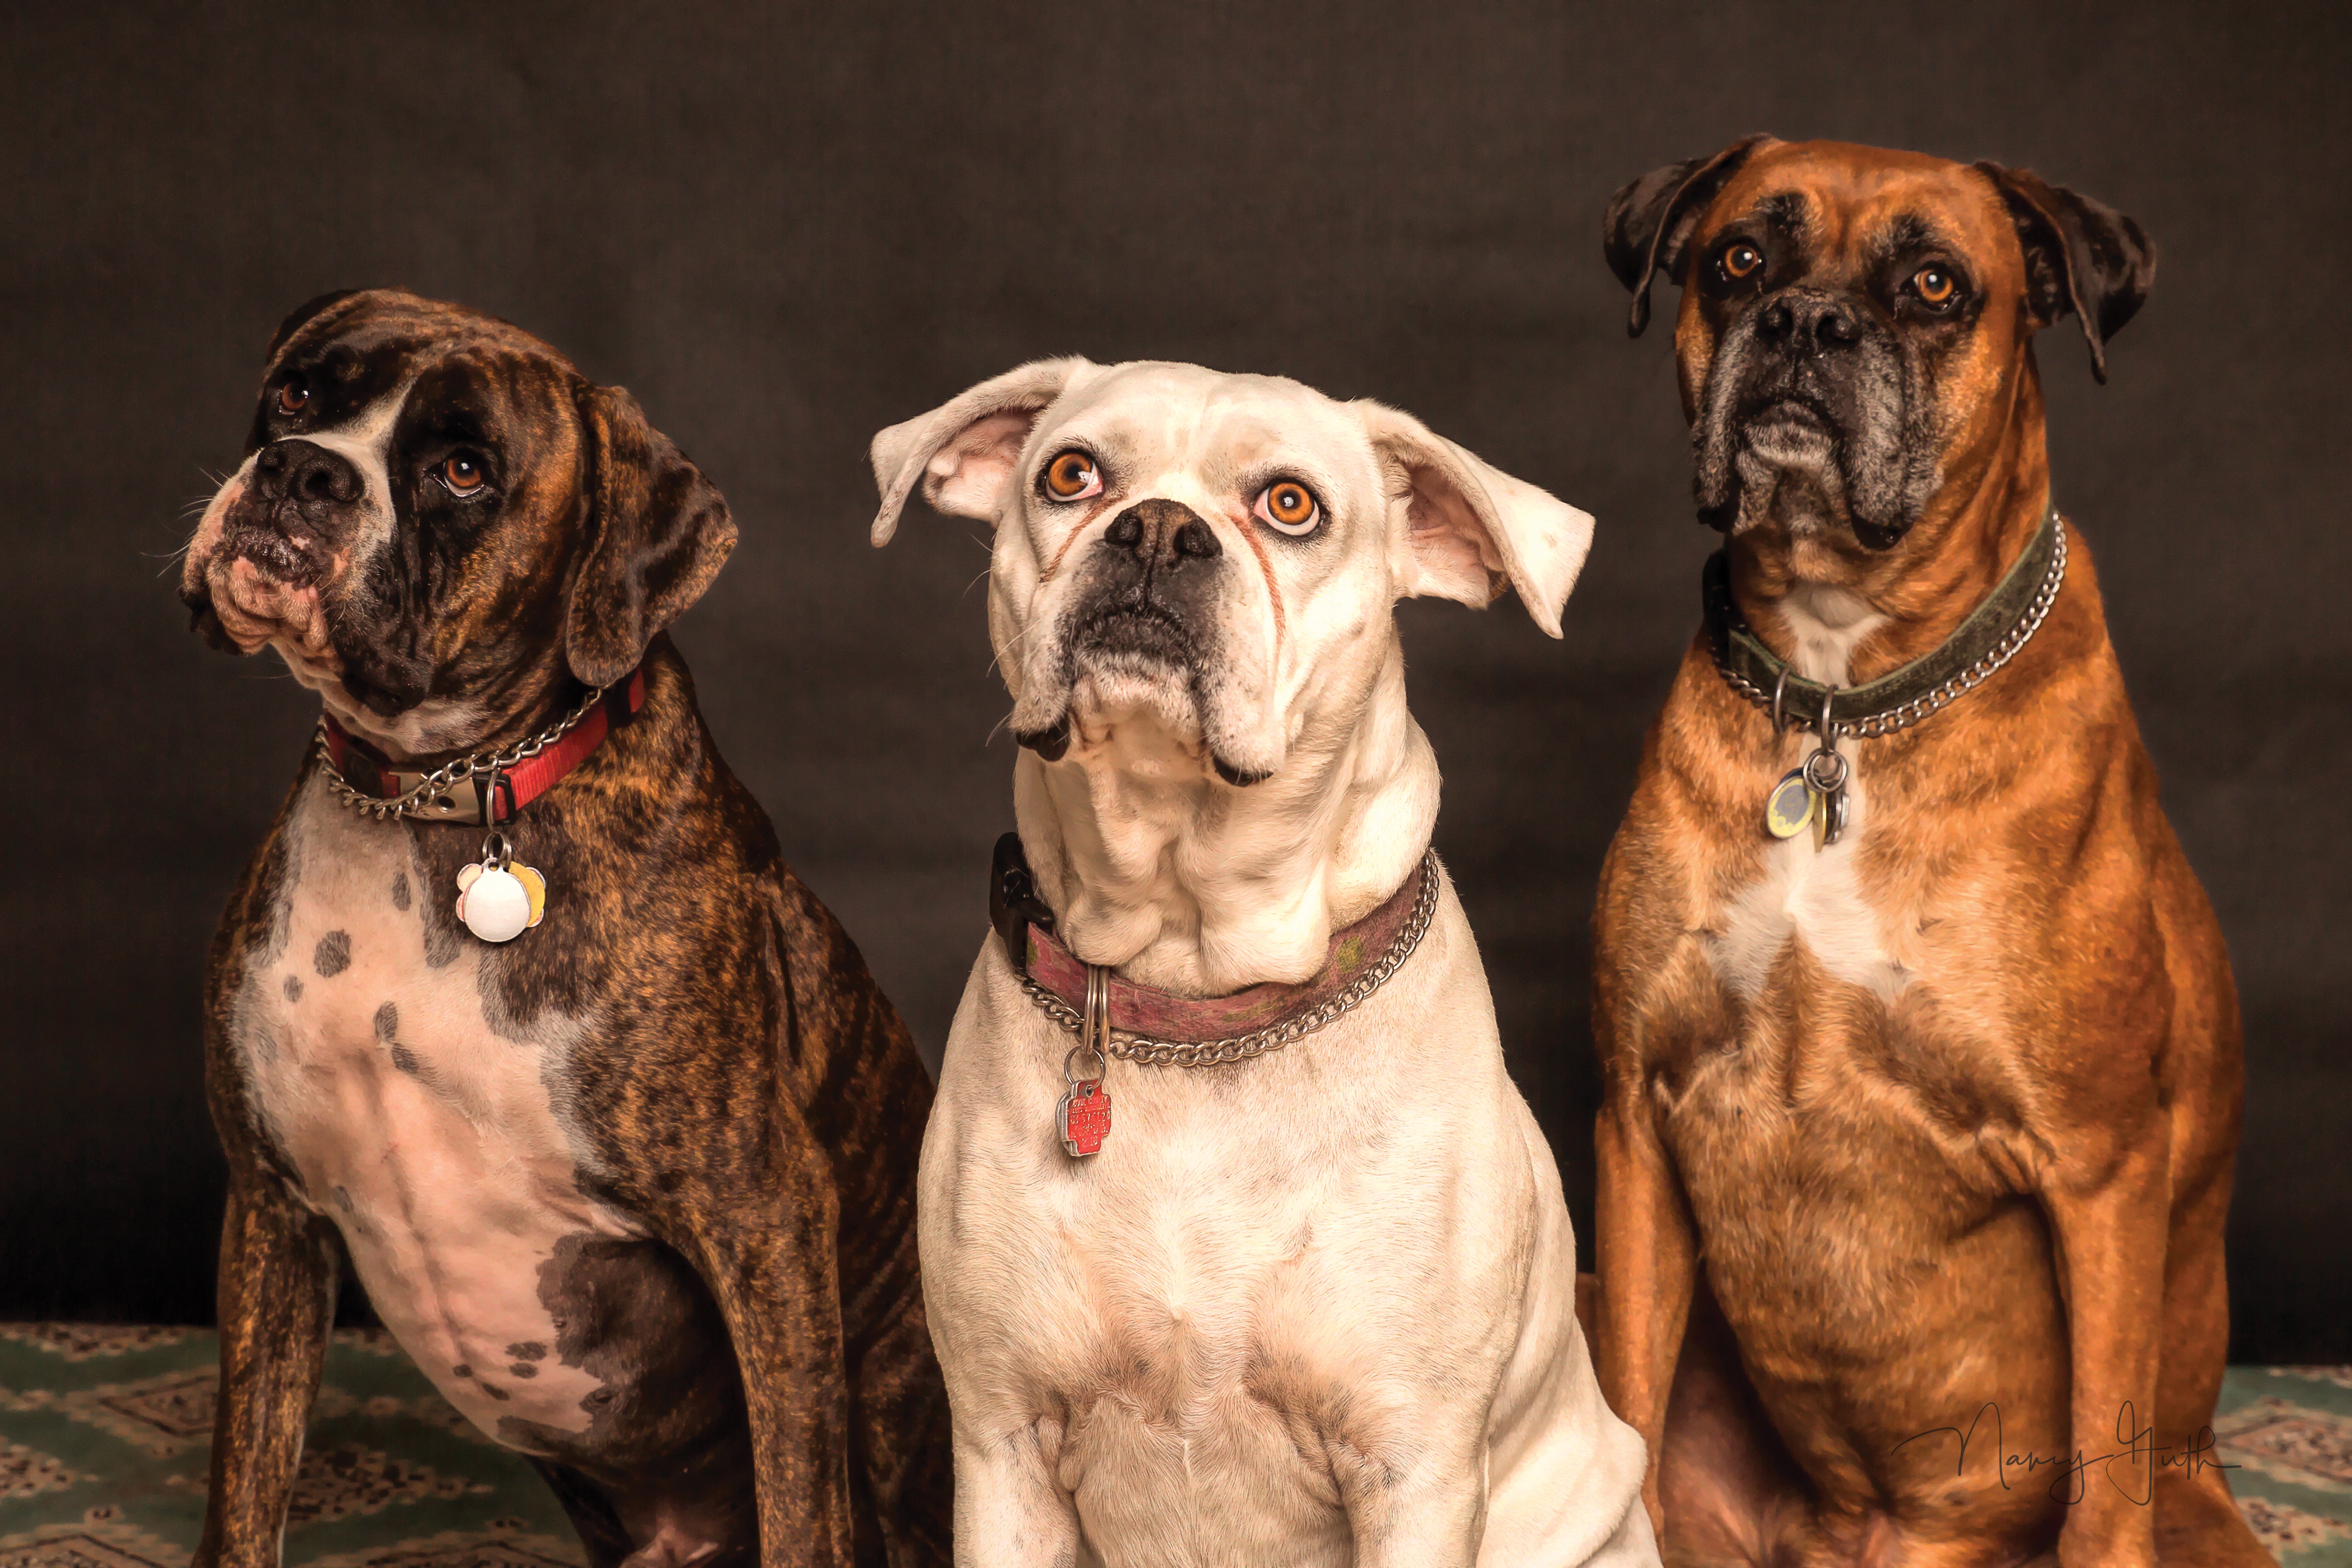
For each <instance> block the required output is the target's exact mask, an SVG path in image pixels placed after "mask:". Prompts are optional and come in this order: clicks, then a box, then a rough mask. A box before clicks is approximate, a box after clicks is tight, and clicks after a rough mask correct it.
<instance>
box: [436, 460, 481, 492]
mask: <svg viewBox="0 0 2352 1568" xmlns="http://www.w3.org/2000/svg"><path fill="white" fill-rule="evenodd" d="M436 471H437V472H438V473H439V474H440V476H441V482H442V483H443V484H445V485H446V486H448V487H449V490H450V493H451V494H453V495H461V496H469V495H472V494H473V493H474V492H475V491H476V490H478V489H481V488H482V460H481V458H478V457H476V456H474V454H473V453H471V452H452V453H450V454H449V455H448V456H447V457H446V458H442V459H441V467H440V468H439V469H437V470H436Z"/></svg>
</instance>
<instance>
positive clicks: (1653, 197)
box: [1601, 136, 1772, 338]
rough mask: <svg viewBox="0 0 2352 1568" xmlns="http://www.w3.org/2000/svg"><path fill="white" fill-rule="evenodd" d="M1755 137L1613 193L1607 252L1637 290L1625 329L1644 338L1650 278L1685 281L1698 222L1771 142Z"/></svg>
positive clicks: (1604, 241) (1606, 219)
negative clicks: (1658, 275)
mask: <svg viewBox="0 0 2352 1568" xmlns="http://www.w3.org/2000/svg"><path fill="white" fill-rule="evenodd" d="M1771 140H1772V138H1771V137H1769V136H1750V137H1748V138H1746V139H1745V140H1743V141H1738V142H1733V143H1732V144H1731V145H1730V146H1728V147H1726V148H1725V149H1724V150H1723V151H1722V152H1720V153H1715V154H1713V155H1712V156H1710V157H1706V158H1687V159H1685V160H1684V161H1683V162H1682V163H1669V164H1667V165H1666V166H1665V167H1664V168H1663V169H1653V170H1651V171H1650V172H1649V173H1648V174H1644V175H1643V176H1642V177H1641V178H1640V179H1638V180H1635V181H1633V183H1631V184H1627V185H1624V186H1622V188H1620V189H1619V191H1618V192H1617V194H1616V195H1613V196H1612V197H1610V198H1609V211H1608V213H1607V214H1606V215H1605V216H1603V217H1602V218H1601V254H1602V255H1604V256H1606V257H1607V258H1609V269H1610V270H1611V271H1612V272H1614V273H1615V274H1617V281H1619V282H1620V283H1622V284H1623V285H1625V287H1626V288H1627V289H1630V290H1632V292H1633V310H1632V312H1631V313H1630V314H1629V315H1628V316H1627V317H1626V319H1625V334H1626V336H1628V337H1635V338H1638V337H1640V336H1641V335H1642V329H1643V327H1646V326H1648V325H1649V324H1650V278H1651V275H1652V274H1653V273H1658V272H1663V273H1664V274H1665V275H1666V276H1667V277H1668V278H1670V279H1674V280H1675V282H1677V283H1679V282H1681V281H1682V270H1683V255H1684V250H1685V247H1687V246H1688V244H1689V243H1690V236H1691V228H1692V226H1694V225H1695V224H1696V223H1697V222H1698V215H1699V214H1700V213H1702V212H1704V211H1706V204H1707V203H1708V202H1709V201H1711V200H1712V199H1714V196H1715V194H1716V192H1717V191H1719V190H1721V189H1723V185H1724V182H1725V181H1727V180H1728V179H1730V178H1731V176H1732V175H1734V174H1738V172H1739V165H1740V164H1742V163H1746V162H1748V154H1749V153H1753V152H1755V151H1756V149H1757V148H1759V147H1761V146H1763V145H1764V144H1765V143H1766V142H1769V141H1771Z"/></svg>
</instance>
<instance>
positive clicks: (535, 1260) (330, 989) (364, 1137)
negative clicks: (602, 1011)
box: [235, 779, 636, 1447]
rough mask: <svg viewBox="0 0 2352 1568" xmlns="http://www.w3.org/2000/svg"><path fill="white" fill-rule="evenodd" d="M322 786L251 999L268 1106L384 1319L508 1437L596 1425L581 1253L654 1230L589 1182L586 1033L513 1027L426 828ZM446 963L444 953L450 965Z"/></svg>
mask: <svg viewBox="0 0 2352 1568" xmlns="http://www.w3.org/2000/svg"><path fill="white" fill-rule="evenodd" d="M412 831H414V830H412V829H409V828H406V827H404V826H398V825H387V824H380V823H373V822H368V821H364V820H362V819H361V818H359V817H357V816H353V815H352V814H351V813H349V812H346V811H343V810H342V809H341V808H340V807H337V806H335V805H333V804H331V802H330V801H329V800H328V799H327V797H326V795H325V793H324V791H323V789H322V788H321V787H320V785H319V784H318V783H317V781H316V780H315V779H314V780H313V781H312V783H311V784H310V786H308V787H307V788H306V790H305V791H304V794H303V796H302V798H301V800H300V801H299V803H298V804H297V806H296V809H295V811H294V814H293V816H292V818H291V819H290V820H289V824H288V826H287V835H288V843H287V859H286V872H285V876H284V879H283V881H282V883H281V885H280V888H279V898H280V900H281V906H280V909H279V910H278V921H277V924H276V925H275V927H274V928H273V931H272V933H271V936H270V939H269V941H268V943H267V944H266V946H265V947H264V948H263V949H262V950H260V951H257V952H256V953H255V954H254V956H253V959H252V962H251V966H250V968H249V969H248V971H247V977H246V983H245V987H244V990H243V992H242V994H240V995H239V996H238V997H237V998H236V1015H235V1018H236V1023H235V1026H236V1044H237V1047H238V1049H239V1050H240V1052H241V1053H242V1055H243V1057H244V1061H245V1069H246V1072H247V1079H248V1081H249V1083H250V1084H251V1087H252V1093H253V1098H254V1101H255V1104H256V1106H257V1110H258V1112H259V1114H260V1116H261V1118H262V1120H263V1121H264V1122H265V1123H266V1126H267V1131H268V1132H269V1134H270V1136H271V1137H272V1139H273V1140H274V1141H275V1142H276V1144H277V1146H278V1148H279V1149H281V1150H282V1151H283V1152H285V1154H286V1155H287V1157H288V1158H289V1160H290V1161H291V1162H292V1163H293V1165H294V1167H295V1169H296V1171H297V1172H298V1173H299V1176H300V1180H301V1184H302V1189H303V1193H302V1195H303V1197H304V1200H305V1201H306V1202H308V1203H309V1204H310V1205H311V1206H312V1207H314V1208H315V1209H317V1210H318V1211H319V1212H320V1213H321V1214H324V1215H327V1216H329V1217H330V1218H331V1219H332V1220H333V1222H334V1223H335V1225H336V1226H338V1227H340V1229H341V1232H342V1235H343V1239H344V1241H345V1243H346V1245H347V1247H349V1250H350V1252H351V1256H352V1264H353V1266H354V1268H355V1269H356V1270H357V1272H358V1274H359V1277H360V1280H361V1282H362V1284H363V1285H364V1286H365V1287H366V1289H367V1292H368V1298H369V1300H370V1301H371V1302H372V1303H373V1306H374V1307H375V1309H376V1310H377V1312H378V1313H379V1314H380V1315H381V1316H382V1317H383V1321H384V1324H385V1326H386V1327H387V1328H389V1329H390V1330H391V1331H392V1332H393V1334H394V1337H395V1338H396V1339H398V1340H399V1342H400V1343H401V1345H402V1346H403V1348H404V1349H405V1350H406V1351H407V1352H408V1353H409V1354H410V1355H411V1356H412V1357H413V1358H415V1361H416V1363H417V1364H418V1365H419V1366H420V1367H421V1368H423V1369H424V1371H425V1373H426V1374H427V1375H428V1376H430V1377H431V1378H432V1379H433V1381H434V1383H435V1384H436V1385H437V1386H438V1387H439V1388H440V1389H441V1391H442V1393H443V1394H446V1396H447V1397H448V1398H449V1400H450V1401H451V1403H453V1404H454V1405H457V1408H458V1409H459V1410H461V1411H463V1412H464V1413H465V1414H466V1415H467V1416H468V1417H470V1418H471V1419H472V1420H473V1421H474V1422H475V1423H476V1424H477V1425H478V1426H481V1427H482V1428H483V1429H484V1430H485V1431H487V1432H489V1433H490V1434H491V1435H493V1436H507V1437H508V1438H509V1440H514V1441H516V1442H517V1446H519V1447H527V1446H528V1443H527V1441H521V1440H517V1439H514V1438H513V1436H512V1434H511V1433H507V1434H502V1433H501V1423H502V1421H503V1420H504V1419H505V1418H508V1417H514V1418H517V1419H519V1420H521V1421H524V1422H530V1423H535V1424H538V1425H541V1426H549V1427H552V1428H554V1429H556V1430H558V1431H563V1432H577V1431H582V1430H584V1429H585V1428H586V1427H587V1426H588V1425H589V1423H590V1419H591V1411H592V1406H591V1405H588V1404H585V1403H583V1402H585V1401H589V1400H590V1399H591V1396H592V1395H593V1394H596V1392H597V1390H598V1388H599V1386H600V1385H599V1383H598V1381H597V1379H595V1378H594V1377H593V1376H591V1375H590V1374H589V1373H585V1372H583V1371H582V1370H580V1369H578V1368H576V1367H571V1366H566V1365H565V1364H564V1363H563V1361H562V1356H561V1353H560V1352H559V1350H558V1346H559V1342H560V1341H561V1340H562V1334H563V1331H564V1327H565V1325H564V1323H563V1322H562V1321H560V1320H559V1319H558V1317H557V1315H556V1313H555V1312H554V1311H552V1310H551V1309H550V1307H549V1306H548V1304H547V1301H546V1300H545V1298H546V1297H547V1296H549V1295H551V1294H552V1291H551V1287H552V1286H553V1285H554V1284H555V1283H556V1280H555V1279H554V1275H555V1273H557V1272H560V1269H561V1267H562V1258H561V1257H560V1254H561V1253H562V1252H563V1251H564V1250H565V1249H566V1247H567V1246H569V1247H572V1248H576V1247H577V1246H578V1244H579V1241H580V1240H581V1239H584V1238H586V1237H625V1236H631V1235H635V1234H636V1232H635V1230H634V1229H633V1227H632V1226H630V1225H629V1223H628V1221H627V1220H626V1219H625V1216H623V1215H619V1214H617V1213H615V1212H614V1211H613V1210H611V1209H609V1208H607V1207H606V1206H604V1205H601V1204H599V1203H597V1202H596V1201H594V1200H593V1199H592V1198H590V1197H589V1196H587V1195H586V1194H584V1193H583V1191H582V1184H581V1179H580V1178H581V1175H582V1169H583V1167H582V1161H581V1158H580V1153H579V1151H580V1148H581V1145H580V1143H579V1142H578V1141H577V1140H576V1139H575V1137H574V1136H573V1134H572V1130H571V1129H570V1128H568V1127H567V1125H566V1124H565V1121H564V1118H563V1115H562V1111H561V1110H559V1102H558V1098H557V1094H556V1092H555V1090H556V1086H557V1084H558V1083H559V1082H560V1075H561V1073H562V1070H563V1067H564V1063H565V1060H566V1057H567V1051H566V1047H567V1046H568V1045H569V1044H570V1043H571V1042H572V1040H573V1039H575V1038H576V1037H577V1035H578V1030H579V1025H578V1023H577V1022H576V1021H564V1022H556V1023H551V1022H550V1021H549V1020H548V1019H546V1018H545V1017H544V1016H542V1017H541V1019H539V1020H537V1021H535V1022H534V1024H533V1025H532V1026H530V1028H529V1029H523V1028H520V1027H518V1026H516V1025H515V1024H514V1023H513V1022H512V1021H511V1020H510V1019H507V1018H505V1017H504V1016H503V1015H504V1009H503V1008H502V1007H501V1006H500V1005H499V1004H498V1002H497V1000H496V997H495V994H494V993H493V992H492V991H491V990H490V989H489V988H488V987H487V986H486V985H485V984H484V976H483V973H482V965H483V963H484V960H485V957H486V954H487V952H488V950H487V949H485V948H484V947H483V946H482V945H481V944H479V943H478V942H476V941H475V939H473V938H472V937H470V936H468V935H467V934H466V933H465V931H463V930H462V929H455V928H451V927H447V926H446V925H445V927H444V929H443V930H442V931H440V932H438V933H437V934H436V935H434V937H433V939H432V940H431V941H430V942H428V931H429V928H428V925H427V921H426V914H427V910H428V908H431V907H433V906H434V905H435V904H436V903H437V904H438V905H439V907H440V909H441V910H442V911H443V912H446V907H447V904H448V902H449V900H451V899H452V898H453V897H454V893H455V889H454V888H453V887H438V886H435V887H427V886H425V885H423V884H422V882H421V879H420V872H419V869H418V867H417V866H416V865H415V863H414V861H413V859H412V855H411V847H410V839H409V835H410V833H411V832H412ZM436 960H438V962H436Z"/></svg>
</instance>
